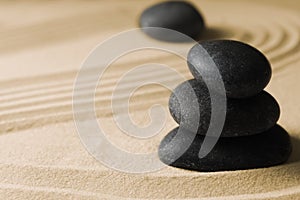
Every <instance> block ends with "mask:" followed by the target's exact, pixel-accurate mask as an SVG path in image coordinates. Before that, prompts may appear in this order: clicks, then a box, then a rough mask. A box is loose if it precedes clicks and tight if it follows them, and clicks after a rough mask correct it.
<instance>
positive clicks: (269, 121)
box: [169, 79, 280, 137]
mask: <svg viewBox="0 0 300 200" xmlns="http://www.w3.org/2000/svg"><path fill="white" fill-rule="evenodd" d="M189 84H190V85H189ZM191 88H192V89H191ZM193 93H194V95H196V97H197V99H196V100H195V99H193V98H192V97H193V95H192V94H193ZM198 105H199V106H198ZM169 109H170V113H171V115H172V117H173V118H174V120H175V121H176V122H177V123H179V124H180V126H183V127H184V128H186V129H188V130H194V127H195V126H198V125H199V126H198V132H197V133H198V134H200V135H205V134H206V132H207V129H208V127H209V123H210V118H211V100H210V95H209V92H208V88H207V86H206V84H205V83H204V82H203V81H201V80H196V79H192V80H189V81H186V82H183V83H182V84H180V85H179V86H177V87H176V89H175V90H174V91H173V93H172V94H171V96H170V100H169ZM197 109H198V110H197ZM198 112H199V113H200V120H199V123H198V122H197V123H196V124H195V122H194V121H193V120H192V119H194V118H195V114H196V113H198ZM279 115H280V108H279V105H278V103H277V102H276V100H275V99H274V98H273V97H272V96H271V95H270V94H268V93H267V92H265V91H262V92H260V93H259V94H258V95H256V96H253V97H250V98H246V99H231V98H228V99H227V111H226V119H225V124H224V128H223V131H222V133H221V137H236V136H247V135H254V134H258V133H261V132H263V131H266V130H268V129H270V128H271V127H273V126H274V125H275V124H276V122H277V120H278V118H279Z"/></svg>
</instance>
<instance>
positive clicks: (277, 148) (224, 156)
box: [158, 125, 292, 172]
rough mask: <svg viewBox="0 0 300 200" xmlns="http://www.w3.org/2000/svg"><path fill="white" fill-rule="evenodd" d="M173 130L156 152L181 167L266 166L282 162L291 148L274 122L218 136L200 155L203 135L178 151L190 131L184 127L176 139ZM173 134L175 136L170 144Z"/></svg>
mask: <svg viewBox="0 0 300 200" xmlns="http://www.w3.org/2000/svg"><path fill="white" fill-rule="evenodd" d="M177 131H178V128H175V129H174V130H172V131H171V132H170V133H169V134H168V135H167V136H166V137H165V138H164V139H163V140H162V142H161V144H160V146H159V151H158V154H159V158H160V160H161V161H162V162H164V163H166V164H168V165H170V166H173V167H178V168H183V169H189V170H195V171H203V172H210V171H223V170H241V169H253V168H262V167H270V166H274V165H278V164H281V163H284V162H285V161H286V160H287V159H288V158H289V156H290V154H291V151H292V146H291V141H290V137H289V135H288V133H287V132H286V131H285V130H284V129H283V128H281V127H280V126H279V125H275V126H274V127H272V128H271V129H269V130H268V131H265V132H263V133H260V134H257V135H252V136H244V137H232V138H219V140H218V142H217V144H216V145H215V147H214V148H213V150H212V151H211V152H210V153H209V154H208V155H207V156H206V157H204V158H201V159H200V158H199V157H198V153H199V151H200V148H201V145H202V143H203V140H204V136H201V135H199V134H197V135H196V136H195V138H194V139H193V141H192V143H191V145H190V146H189V147H188V149H187V150H186V151H185V152H184V153H183V154H182V153H181V152H182V149H184V148H185V147H186V144H187V138H190V139H191V138H193V137H194V134H192V133H190V132H189V131H187V130H184V133H183V134H182V136H179V139H178V138H177V137H178V135H177ZM175 135H177V136H176V138H177V139H176V141H175V140H173V142H174V144H172V145H170V142H171V141H172V139H173V138H174V137H175ZM180 138H181V139H180ZM191 140H192V139H191ZM180 154H182V155H180ZM178 155H180V156H179V158H178V159H177V160H175V161H174V162H172V159H173V158H174V156H175V157H176V156H178Z"/></svg>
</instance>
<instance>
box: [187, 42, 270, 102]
mask: <svg viewBox="0 0 300 200" xmlns="http://www.w3.org/2000/svg"><path fill="white" fill-rule="evenodd" d="M208 55H209V56H210V57H209V56H208ZM208 59H212V61H213V62H214V63H215V65H216V66H217V68H218V70H219V72H220V75H221V76H222V79H223V82H224V86H225V90H226V95H227V97H229V98H247V97H251V96H254V95H256V94H258V93H259V92H261V91H262V90H263V89H264V88H265V87H266V85H267V84H268V83H269V81H270V79H271V74H272V71H271V66H270V63H269V61H268V60H267V58H266V57H265V56H264V55H263V54H262V53H261V52H260V51H258V50H257V49H255V48H254V47H252V46H250V45H247V44H245V43H242V42H238V41H233V40H212V41H203V42H200V43H199V45H198V44H196V45H195V46H194V47H193V48H192V49H191V50H190V52H189V54H188V58H187V60H188V66H189V69H190V71H191V73H192V74H193V76H194V77H195V78H196V79H198V80H200V79H202V78H203V77H206V78H208V79H210V80H212V81H214V79H216V74H215V71H214V70H212V66H208V61H207V60H208ZM210 63H212V62H210ZM199 72H200V73H199Z"/></svg>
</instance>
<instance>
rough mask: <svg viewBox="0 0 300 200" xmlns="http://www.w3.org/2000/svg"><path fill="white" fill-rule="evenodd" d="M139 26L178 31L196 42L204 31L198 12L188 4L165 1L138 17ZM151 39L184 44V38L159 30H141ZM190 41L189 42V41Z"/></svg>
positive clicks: (202, 21)
mask: <svg viewBox="0 0 300 200" xmlns="http://www.w3.org/2000/svg"><path fill="white" fill-rule="evenodd" d="M139 23H140V26H141V27H142V28H147V27H160V28H166V29H171V30H175V31H178V32H180V33H183V34H185V35H187V36H189V37H190V38H192V39H194V40H198V39H199V37H200V34H201V32H202V30H203V29H204V20H203V18H202V16H201V14H200V13H199V12H198V10H197V9H196V8H195V7H194V6H193V5H192V4H190V3H188V2H184V1H167V2H163V3H159V4H156V5H153V6H151V7H149V8H148V9H146V10H145V11H144V12H143V13H142V15H141V17H140V21H139ZM143 31H144V32H145V33H146V34H148V35H150V36H151V37H153V38H156V39H159V40H164V41H170V42H184V41H186V40H189V39H187V38H186V37H183V36H181V35H180V34H176V33H174V34H172V32H170V33H167V34H166V32H164V31H159V30H151V29H149V30H147V29H145V30H143ZM189 41H191V40H189Z"/></svg>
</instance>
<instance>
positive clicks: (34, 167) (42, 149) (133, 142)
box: [0, 0, 300, 200]
mask: <svg viewBox="0 0 300 200" xmlns="http://www.w3.org/2000/svg"><path fill="white" fill-rule="evenodd" d="M154 2H155V1H101V2H99V1H76V3H74V2H71V1H62V2H52V1H30V2H27V3H16V2H10V1H4V2H1V3H0V5H1V7H3V12H2V11H1V13H0V16H1V17H0V19H1V20H0V68H1V73H0V132H1V135H0V152H1V154H0V198H1V199H126V200H127V199H134V198H135V199H160V200H162V199H178V200H179V199H205V200H215V199H217V200H218V199H222V200H223V199H299V198H300V123H299V121H300V114H299V112H300V104H299V102H300V94H299V86H298V85H299V77H300V21H299V19H300V14H299V12H298V10H299V8H300V4H299V3H297V2H296V1H288V2H287V4H288V3H290V6H283V5H282V2H279V1H278V3H275V1H269V2H268V1H263V3H262V2H261V1H226V3H225V2H224V1H220V0H215V1H202V2H201V3H199V2H195V5H196V6H198V7H199V8H200V9H201V11H202V12H203V14H204V16H205V18H206V22H207V24H208V26H209V31H208V32H207V33H206V34H205V39H212V38H228V39H237V40H241V41H244V42H247V43H250V44H252V45H254V46H256V47H257V48H258V49H260V50H261V51H262V52H264V53H265V54H266V56H267V57H268V59H269V60H270V62H271V64H272V67H273V77H272V80H271V83H270V84H269V86H268V87H267V88H266V90H267V91H268V92H270V93H271V94H272V95H273V96H274V97H275V98H276V99H277V100H278V102H279V104H280V106H281V111H282V113H281V118H280V121H279V124H280V125H282V126H283V127H284V128H285V129H286V130H287V131H288V132H289V133H290V135H291V137H292V142H293V148H294V149H293V153H292V156H291V158H290V160H289V161H288V163H286V164H283V165H280V166H275V167H270V168H263V169H253V170H243V171H234V172H217V173H199V172H191V171H187V170H181V169H175V168H170V167H165V168H163V169H162V170H160V171H157V172H152V173H145V174H130V173H122V172H119V171H115V170H112V169H109V168H107V167H105V166H104V165H102V164H101V163H100V162H98V161H96V160H95V159H94V158H93V157H92V156H91V155H90V154H89V153H88V152H87V151H86V150H85V148H84V147H83V145H82V144H81V141H80V139H79V136H78V134H77V130H76V127H75V124H74V121H73V110H72V93H73V85H74V81H75V79H76V75H77V73H78V70H79V69H80V66H81V63H82V62H83V60H84V59H85V57H86V56H87V55H88V53H89V52H90V51H91V50H92V49H93V48H94V47H95V46H96V45H97V44H98V43H100V42H101V41H104V40H105V39H107V38H108V37H110V36H111V35H113V34H117V33H119V32H121V31H124V30H128V29H131V28H135V27H136V24H137V18H138V15H139V14H140V12H141V11H142V10H143V8H146V7H147V6H148V5H151V4H152V3H154ZM271 4H272V5H271ZM298 4H299V5H298ZM297 8H298V10H297ZM1 10H2V9H1ZM24 16H26V17H24ZM149 62H156V63H163V64H166V65H168V66H170V67H172V68H173V69H175V70H177V71H178V72H180V73H181V74H182V75H183V76H185V77H186V78H191V74H190V73H189V71H188V69H187V67H186V64H185V61H183V60H182V59H179V58H178V57H176V56H174V55H170V54H168V53H165V52H155V51H152V50H145V51H142V52H135V53H132V54H130V55H128V56H124V57H122V58H120V59H119V60H118V61H116V62H115V63H113V64H112V66H111V67H110V68H109V69H108V70H107V71H106V72H105V74H104V76H103V79H102V80H101V82H100V84H99V87H98V88H97V90H96V95H95V97H96V98H95V105H96V112H97V117H98V120H99V122H101V124H102V125H103V128H104V129H105V132H106V133H107V137H108V138H109V139H110V140H111V142H112V143H114V144H115V145H116V146H118V147H120V148H123V149H125V150H127V151H131V152H135V153H145V152H154V151H156V148H157V146H158V144H159V141H160V139H161V138H162V137H163V136H164V135H165V134H167V132H168V131H169V130H171V129H172V128H174V127H175V126H176V124H175V122H174V121H173V120H172V119H171V117H170V116H169V115H168V116H167V121H166V125H165V126H164V128H163V129H162V130H161V132H160V134H159V135H157V136H155V137H153V138H150V139H149V140H138V139H132V138H131V137H128V136H126V135H124V134H122V132H121V131H120V130H119V129H118V128H117V127H116V125H115V123H114V121H113V116H114V115H113V112H112V110H111V107H110V105H111V98H112V91H113V90H114V88H115V85H116V83H117V81H118V80H119V79H120V77H121V76H122V75H124V74H125V73H126V72H128V71H129V70H130V69H132V68H133V67H135V66H138V65H141V64H144V63H149ZM100 64H101V63H100ZM89 73H93V71H90V72H89ZM154 76H155V77H156V79H161V80H162V81H163V80H165V79H166V77H167V78H168V80H169V81H170V82H171V83H173V84H175V85H176V84H179V83H180V81H179V79H178V78H176V77H173V76H167V75H166V74H160V72H159V71H155V72H149V73H145V74H142V75H140V76H138V77H137V76H132V77H130V78H129V79H128V81H127V84H125V85H122V86H120V91H121V94H122V92H123V93H126V88H128V85H129V86H130V84H132V83H133V82H134V81H136V80H137V79H144V80H149V81H151V80H152V79H153V77H154ZM85 84H86V85H89V84H91V82H90V80H89V79H87V80H86V83H85ZM81 92H82V98H83V99H84V95H85V94H86V93H85V92H86V91H85V90H84V88H83V89H82V91H81ZM169 94H170V91H169V90H167V89H165V88H163V87H160V86H157V85H148V86H144V87H142V88H140V89H138V90H137V91H136V93H135V94H134V95H133V97H132V98H131V99H130V112H131V115H132V118H133V120H134V121H135V122H136V123H137V124H140V125H145V124H147V123H149V122H150V118H149V115H148V109H149V108H150V107H151V106H152V105H154V104H161V105H163V106H164V108H167V102H168V97H169ZM121 96H122V95H121ZM118 98H120V99H117V100H120V101H122V100H123V99H122V98H121V97H118ZM125 100H126V99H125ZM82 104H83V106H84V101H83V103H82ZM122 114H124V113H119V115H122ZM115 117H116V116H115Z"/></svg>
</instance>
